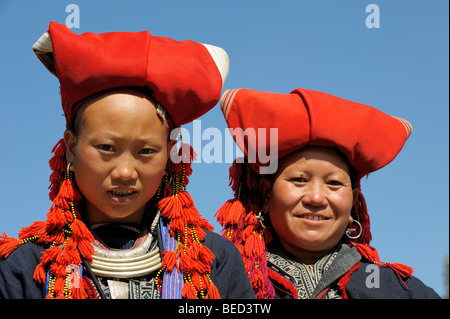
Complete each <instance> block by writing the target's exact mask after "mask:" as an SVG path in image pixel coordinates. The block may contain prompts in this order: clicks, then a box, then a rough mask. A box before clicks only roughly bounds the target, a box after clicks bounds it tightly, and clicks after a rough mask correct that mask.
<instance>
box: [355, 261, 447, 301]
mask: <svg viewBox="0 0 450 319" xmlns="http://www.w3.org/2000/svg"><path fill="white" fill-rule="evenodd" d="M346 290H347V294H348V296H349V298H353V299H361V298H364V299H366V298H375V299H417V298H420V299H428V298H440V296H439V295H438V294H437V293H436V292H435V291H434V290H433V289H432V288H430V287H428V286H426V285H425V284H424V283H423V282H422V281H421V280H420V279H418V278H417V277H414V276H412V275H411V276H408V277H407V278H404V277H402V276H401V275H400V274H399V273H398V272H397V271H395V270H394V269H393V268H391V267H383V266H378V265H376V264H373V263H370V262H367V261H361V265H360V267H359V268H358V270H356V271H355V272H354V273H353V274H352V275H351V276H350V280H349V282H348V284H347V286H346Z"/></svg>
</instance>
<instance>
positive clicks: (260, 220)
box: [255, 209, 270, 229]
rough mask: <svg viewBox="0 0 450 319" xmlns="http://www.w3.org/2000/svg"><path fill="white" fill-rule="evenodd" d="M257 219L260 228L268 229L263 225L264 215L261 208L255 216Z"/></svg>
mask: <svg viewBox="0 0 450 319" xmlns="http://www.w3.org/2000/svg"><path fill="white" fill-rule="evenodd" d="M255 218H256V219H257V220H259V223H260V224H261V226H262V228H264V229H269V228H270V227H267V226H266V225H264V216H263V210H262V209H261V210H260V211H259V213H258V215H256V216H255Z"/></svg>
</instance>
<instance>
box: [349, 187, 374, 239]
mask: <svg viewBox="0 0 450 319" xmlns="http://www.w3.org/2000/svg"><path fill="white" fill-rule="evenodd" d="M357 190H358V192H357V196H358V198H357V199H356V202H355V205H354V211H353V212H352V215H353V217H354V218H355V219H356V220H357V221H359V222H360V224H361V227H362V230H361V231H362V232H361V236H360V237H359V239H358V242H359V243H362V244H367V245H368V244H369V243H370V242H371V241H372V233H371V232H370V217H369V213H368V211H367V205H366V200H365V198H364V196H363V194H362V193H361V180H359V181H358V185H357Z"/></svg>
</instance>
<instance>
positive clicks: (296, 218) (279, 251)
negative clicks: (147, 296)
mask: <svg viewBox="0 0 450 319" xmlns="http://www.w3.org/2000/svg"><path fill="white" fill-rule="evenodd" d="M221 109H222V112H223V114H224V117H225V120H226V122H227V125H228V127H229V128H230V131H231V133H232V135H233V138H234V139H235V141H236V143H237V145H238V146H239V148H240V149H241V150H242V151H243V153H244V155H245V156H244V159H242V158H239V159H237V160H235V162H234V163H233V165H232V167H231V168H230V185H231V187H232V189H233V191H234V194H235V198H234V199H231V200H229V201H228V202H226V203H225V204H224V205H223V206H222V207H221V208H220V209H219V210H218V212H217V213H216V217H217V219H218V221H219V223H220V224H221V225H222V226H223V227H224V229H223V235H224V236H225V237H227V238H229V239H230V241H232V242H233V243H234V244H235V245H236V246H237V247H238V249H239V251H240V252H241V255H242V257H243V259H244V263H245V267H246V270H247V274H248V276H249V279H250V282H251V284H252V287H253V290H254V291H255V294H256V296H257V298H261V299H271V298H294V299H341V298H352V299H353V298H439V296H438V295H437V294H436V293H435V292H434V291H433V290H432V289H431V288H429V287H427V286H425V285H424V284H423V283H422V282H421V281H420V280H418V279H417V278H415V277H413V276H412V272H413V271H412V269H411V268H410V267H408V266H405V265H402V264H397V263H389V262H381V261H380V258H379V255H378V253H377V251H376V250H375V249H374V248H373V247H371V246H370V245H369V243H370V241H371V239H372V236H371V233H370V222H369V215H368V212H367V207H366V204H365V201H364V197H363V195H362V193H361V191H360V180H361V178H362V177H363V176H366V175H367V174H369V173H371V172H373V171H376V170H378V169H380V168H382V167H383V166H385V165H387V164H388V163H389V162H391V161H392V160H393V159H394V158H395V157H396V156H397V154H398V153H399V152H400V150H401V149H402V147H403V145H404V143H405V141H406V140H407V139H408V137H409V136H410V134H411V125H410V124H409V123H408V122H407V121H405V120H403V119H400V118H395V117H392V116H389V115H387V114H384V113H382V112H380V111H379V110H377V109H375V108H372V107H370V106H367V105H363V104H359V103H355V102H352V101H348V100H344V99H341V98H338V97H336V96H332V95H330V94H326V93H322V92H318V91H311V90H305V89H300V88H297V89H295V90H293V91H292V92H291V93H290V94H278V93H270V92H259V91H254V90H250V89H235V90H228V91H226V92H225V93H224V94H223V95H222V98H221ZM274 128H275V129H276V130H273V129H274ZM274 152H275V153H276V154H275V155H274Z"/></svg>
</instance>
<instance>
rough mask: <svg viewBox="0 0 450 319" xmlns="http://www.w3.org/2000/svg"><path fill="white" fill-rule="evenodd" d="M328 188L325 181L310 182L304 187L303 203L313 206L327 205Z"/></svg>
mask: <svg viewBox="0 0 450 319" xmlns="http://www.w3.org/2000/svg"><path fill="white" fill-rule="evenodd" d="M326 199H327V197H326V189H325V187H324V185H323V183H320V182H310V183H308V185H307V186H305V188H304V196H303V199H302V201H303V203H304V204H307V205H311V206H322V205H326V203H327V201H326Z"/></svg>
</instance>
